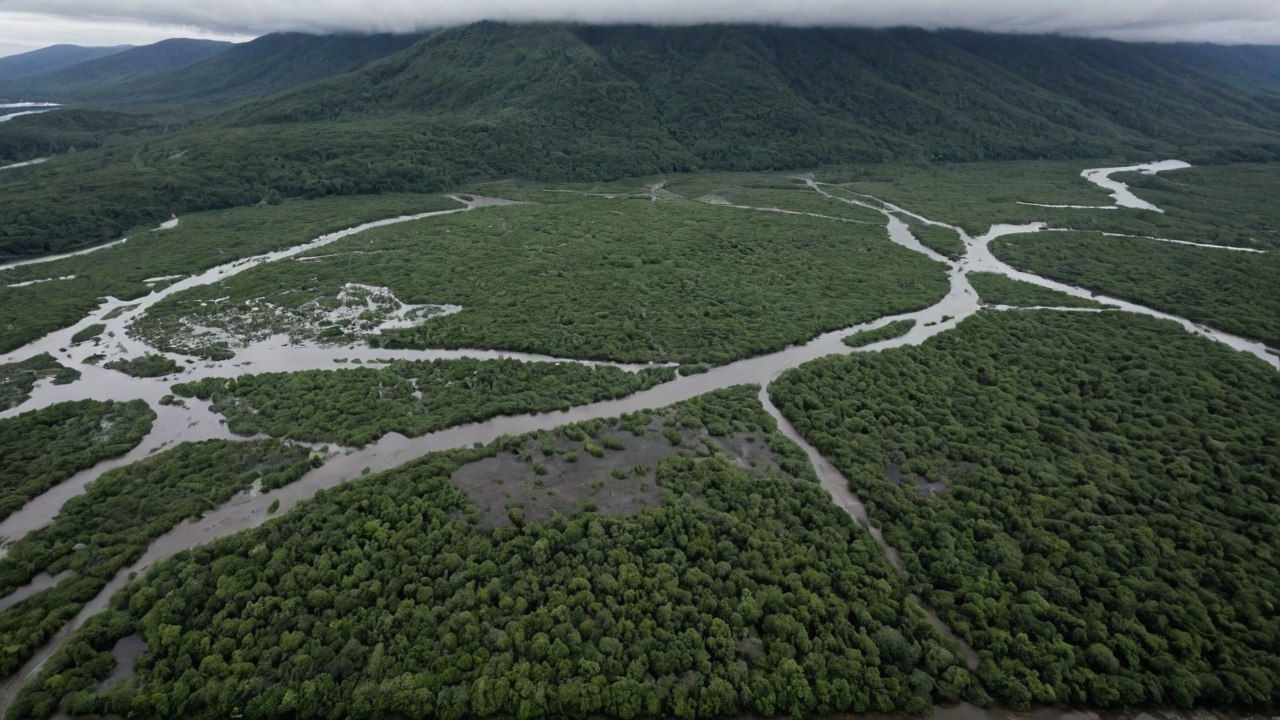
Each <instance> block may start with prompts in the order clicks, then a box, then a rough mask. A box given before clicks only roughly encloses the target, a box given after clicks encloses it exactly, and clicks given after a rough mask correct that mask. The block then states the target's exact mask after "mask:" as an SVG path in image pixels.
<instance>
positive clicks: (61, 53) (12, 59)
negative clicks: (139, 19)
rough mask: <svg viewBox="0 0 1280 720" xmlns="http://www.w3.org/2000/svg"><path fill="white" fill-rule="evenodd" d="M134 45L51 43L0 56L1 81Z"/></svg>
mask: <svg viewBox="0 0 1280 720" xmlns="http://www.w3.org/2000/svg"><path fill="white" fill-rule="evenodd" d="M132 47H133V46H132V45H115V46H111V47H82V46H80V45H50V46H49V47H46V48H40V49H39V50H32V51H31V52H25V53H19V54H17V55H10V56H8V57H3V58H0V81H9V80H13V79H15V78H21V77H30V76H32V75H40V74H42V73H50V72H56V71H58V70H61V69H62V68H65V67H71V66H72V65H75V64H76V63H82V62H87V61H89V60H95V59H97V58H103V57H107V56H110V55H115V54H116V53H120V52H124V51H125V50H128V49H130V48H132Z"/></svg>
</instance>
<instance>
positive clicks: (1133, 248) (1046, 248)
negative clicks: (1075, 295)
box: [991, 233, 1280, 347]
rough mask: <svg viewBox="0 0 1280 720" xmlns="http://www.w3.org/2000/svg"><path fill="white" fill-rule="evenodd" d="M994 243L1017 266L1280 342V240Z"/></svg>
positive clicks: (1019, 238) (1084, 237)
mask: <svg viewBox="0 0 1280 720" xmlns="http://www.w3.org/2000/svg"><path fill="white" fill-rule="evenodd" d="M991 250H992V252H994V253H995V254H996V256H997V257H999V258H1000V259H1001V260H1004V261H1005V262H1007V263H1009V264H1010V265H1014V266H1016V267H1018V268H1020V269H1023V270H1027V271H1030V272H1034V273H1037V274H1039V275H1043V276H1045V277H1048V278H1052V279H1054V280H1059V281H1061V282H1066V283H1070V284H1072V285H1077V286H1080V287H1085V288H1088V289H1090V290H1094V291H1097V292H1100V293H1105V294H1107V295H1112V296H1114V297H1120V298H1124V299H1126V300H1132V301H1133V302H1136V303H1141V304H1143V305H1147V306H1148V307H1152V308H1156V309H1158V310H1164V311H1166V312H1170V313H1173V314H1175V315H1179V316H1181V317H1184V318H1187V319H1188V320H1192V321H1194V322H1198V323H1203V324H1205V325H1209V326H1211V327H1215V328H1218V329H1220V330H1225V331H1227V332H1229V333H1234V334H1236V335H1242V336H1244V337H1248V338H1253V339H1254V340H1261V341H1262V342H1264V343H1267V344H1268V345H1270V346H1272V347H1280V246H1277V248H1276V249H1274V250H1271V251H1268V252H1267V253H1266V254H1257V253H1243V252H1234V251H1230V250H1213V249H1209V248H1197V247H1190V246H1187V245H1174V244H1171V243H1162V242H1155V241H1153V240H1143V239H1140V238H1115V237H1105V236H1100V235H1097V234H1092V233H1053V234H1052V235H1048V236H1041V235H1040V234H1037V235H1011V236H1008V237H1005V238H1001V239H1000V240H997V241H995V242H994V243H992V245H991Z"/></svg>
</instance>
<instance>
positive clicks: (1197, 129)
mask: <svg viewBox="0 0 1280 720" xmlns="http://www.w3.org/2000/svg"><path fill="white" fill-rule="evenodd" d="M409 43H412V44H411V45H410V44H409ZM139 50H141V49H139ZM131 52H136V51H131ZM110 60H111V58H106V59H104V60H101V61H98V62H101V63H106V62H108V61H110ZM117 62H118V60H117ZM1236 67H1237V66H1236V65H1235V64H1233V63H1232V61H1230V60H1229V59H1225V60H1217V61H1215V60H1214V56H1213V55H1211V54H1208V53H1203V52H1200V53H1194V52H1192V51H1188V50H1185V49H1184V50H1179V49H1177V48H1168V47H1162V46H1151V45H1129V44H1124V43H1116V42H1111V41H1105V40H1084V39H1076V38H1062V37H1030V38H1027V37H1016V36H996V35H984V34H977V33H962V32H938V33H931V32H925V31H919V30H909V29H894V30H858V29H812V28H811V29H799V28H777V27H763V26H701V27H687V28H674V27H668V28H644V27H627V26H611V27H592V26H575V25H560V24H554V23H547V24H533V25H508V24H502V23H489V22H486V23H479V24H475V25H470V26H466V27H458V28H452V29H448V30H443V31H440V32H435V33H432V34H429V35H427V36H425V37H421V38H415V37H404V36H402V37H392V36H374V37H373V38H363V39H352V38H341V37H328V38H306V37H305V36H295V35H276V36H267V37H265V38H260V39H259V40H257V41H254V42H252V43H246V44H244V45H241V46H236V47H234V48H231V49H229V50H227V51H225V52H222V53H220V54H218V55H216V56H215V57H213V58H210V59H209V60H206V61H204V62H201V63H197V64H196V65H193V66H191V67H187V68H184V69H181V70H176V71H172V72H168V73H157V74H155V75H151V76H148V77H145V78H140V79H138V80H136V81H130V82H128V83H120V84H114V85H107V86H104V87H101V88H98V91H100V92H101V93H102V96H101V97H97V98H88V97H86V98H85V100H83V102H86V103H88V105H86V107H89V108H92V109H98V110H100V109H110V110H118V109H120V107H121V105H120V102H121V101H120V100H119V98H128V99H129V100H128V101H129V102H131V103H133V104H134V105H133V106H132V108H131V109H139V108H140V109H142V110H146V111H149V112H155V113H158V115H157V116H155V120H156V121H157V122H152V121H149V120H142V121H140V125H141V127H139V128H138V129H137V130H136V131H135V132H130V133H129V134H128V135H127V137H125V138H123V139H121V140H120V141H118V142H117V141H116V140H115V139H109V138H108V137H106V136H104V137H103V138H102V139H101V141H100V142H99V143H98V144H99V145H101V147H96V148H95V147H92V143H88V142H83V141H81V142H77V143H76V144H77V146H79V147H84V148H86V149H85V150H84V151H81V152H78V153H75V154H68V155H64V156H60V157H57V158H55V159H54V160H53V161H51V162H49V163H47V164H46V165H44V166H41V167H40V168H37V169H29V170H27V171H25V172H21V173H16V172H15V173H14V174H8V175H6V176H5V177H4V178H0V217H4V218H6V219H8V218H17V219H19V220H20V221H21V222H17V223H15V222H6V223H3V224H2V225H0V252H6V253H13V254H23V255H26V254H39V253H46V252H52V251H56V250H59V249H63V248H66V247H70V246H76V245H80V244H83V243H86V242H100V241H103V240H107V239H110V238H112V237H115V236H118V234H119V233H121V232H123V231H124V230H125V229H127V228H128V227H130V226H132V225H135V224H139V223H142V222H147V221H160V220H163V219H164V218H166V217H168V216H169V215H170V214H171V213H180V214H181V213H187V212H193V211H199V210H207V209H216V208H225V207H231V206H237V205H247V204H253V203H256V202H259V201H260V200H262V199H264V198H271V197H317V196H320V195H334V194H357V193H376V192H393V191H395V192H404V191H415V192H439V191H441V190H446V189H454V188H456V187H458V186H460V185H461V184H463V183H466V182H472V181H480V180H485V179H493V178H502V177H523V178H529V179H539V180H554V181H570V180H607V179H616V178H621V177H628V176H646V175H653V174H658V173H672V172H681V171H689V170H697V169H739V170H770V169H782V168H807V167H808V168H811V167H819V166H833V165H849V164H852V163H880V162H886V161H896V162H922V161H923V162H939V161H941V162H955V161H963V162H971V161H982V160H1012V159H1036V160H1045V159H1068V158H1081V157H1112V158H1131V159H1137V158H1150V157H1152V156H1159V155H1167V156H1173V155H1176V156H1180V157H1183V158H1184V159H1187V160H1189V161H1193V162H1197V163H1204V162H1227V161H1247V160H1270V159H1274V158H1276V157H1277V153H1278V152H1280V121H1277V120H1276V117H1277V113H1276V111H1277V108H1278V107H1280V100H1278V99H1277V98H1278V97H1280V95H1278V93H1277V90H1276V89H1275V88H1274V87H1269V86H1267V85H1266V84H1265V79H1264V76H1263V75H1260V74H1257V73H1254V74H1252V76H1251V77H1248V78H1233V79H1232V80H1231V81H1227V80H1224V79H1222V77H1223V76H1222V73H1223V72H1226V71H1230V70H1233V69H1234V68H1236ZM1224 68H1225V69H1226V70H1224ZM351 71H354V72H351ZM311 81H314V82H311ZM281 91H284V92H283V93H282V94H279V95H273V94H272V93H277V92H281ZM201 95H203V96H205V98H204V100H203V101H202V100H201V99H200V96H201ZM113 100H114V102H113ZM214 110H217V112H214V113H213V114H206V113H209V112H211V111H214ZM57 114H58V113H51V114H50V115H52V116H56V115H57ZM170 117H176V120H174V121H173V122H170V120H169V118H170ZM39 122H40V121H37V120H32V121H29V122H27V123H24V125H25V126H32V125H38V124H39ZM7 132H8V130H7V129H0V148H4V151H5V153H6V154H7V159H28V158H30V157H34V156H35V155H36V154H37V153H40V152H44V151H45V149H46V148H48V147H49V142H47V141H43V140H40V139H39V138H38V137H32V143H31V144H30V145H28V146H24V145H23V144H22V142H20V141H15V140H13V139H6V137H5V136H6V133H7ZM107 132H109V133H114V131H107ZM24 137H31V135H30V133H29V132H28V133H27V134H25V135H24ZM316 148H324V150H323V151H320V152H316V150H315V149H316ZM32 178H36V179H37V180H36V181H35V182H31V181H30V179H32Z"/></svg>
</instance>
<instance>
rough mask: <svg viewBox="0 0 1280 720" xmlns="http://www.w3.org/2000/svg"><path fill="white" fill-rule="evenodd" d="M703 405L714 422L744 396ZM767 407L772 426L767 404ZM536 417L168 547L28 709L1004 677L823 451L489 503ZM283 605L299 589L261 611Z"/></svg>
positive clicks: (722, 462) (731, 692) (777, 694)
mask: <svg viewBox="0 0 1280 720" xmlns="http://www.w3.org/2000/svg"><path fill="white" fill-rule="evenodd" d="M755 394H756V388H735V389H731V390H726V391H722V392H720V393H717V394H716V398H717V399H716V400H714V401H713V402H711V403H710V405H711V406H712V407H716V408H728V407H744V406H749V404H750V403H754V401H755ZM686 407H688V408H689V411H688V412H687V414H686V412H685V411H684V410H680V409H679V408H677V410H676V411H677V412H679V413H681V422H682V423H686V422H687V423H688V424H690V425H692V424H694V423H696V422H697V420H696V419H695V418H698V417H704V418H706V420H707V421H708V422H712V421H716V419H717V418H718V417H719V412H721V411H720V410H715V411H714V412H712V411H711V408H708V407H707V406H705V405H704V407H703V408H702V409H698V408H697V407H696V406H686ZM659 412H663V411H659ZM734 419H736V418H734ZM744 420H745V424H746V425H752V426H754V425H757V424H759V423H766V422H767V423H768V426H767V427H768V429H769V430H772V428H773V425H772V421H771V420H769V419H768V417H767V416H764V415H763V413H762V412H761V411H760V409H759V407H758V404H757V405H756V407H755V409H753V410H752V411H750V412H749V413H748V414H747V416H746V418H745V419H744ZM729 421H730V418H724V422H729ZM631 422H632V423H638V422H639V420H637V419H635V418H632V419H631ZM530 440H531V438H526V439H514V440H512V441H510V442H508V443H504V444H500V445H494V446H491V447H489V448H484V449H478V450H466V451H454V452H450V453H441V454H435V455H431V456H428V457H426V458H423V459H422V460H419V461H417V462H415V463H412V464H410V465H407V466H405V467H403V468H399V469H396V470H393V471H390V472H387V473H382V474H380V475H376V476H371V477H369V478H367V479H361V480H355V481H352V482H350V483H347V484H345V485H343V486H342V487H340V488H336V489H333V490H330V491H325V492H322V493H320V494H319V495H317V497H316V498H315V499H314V500H313V501H311V502H309V503H306V504H305V505H303V506H302V507H301V508H299V509H298V510H295V511H293V512H290V513H288V514H287V515H285V516H283V517H281V518H280V519H279V520H275V521H272V522H269V523H267V524H266V525H264V526H263V527H261V528H258V529H254V530H251V531H247V532H244V533H240V534H238V535H235V536H233V537H231V538H227V539H225V540H221V541H219V542H216V543H213V544H212V545H208V546H203V547H199V548H197V549H195V550H193V551H191V552H189V553H184V554H182V555H179V556H177V557H176V558H174V559H172V560H170V561H166V562H164V563H160V564H158V565H157V566H156V567H154V568H153V569H152V570H151V571H150V572H149V573H148V575H147V577H146V578H144V579H139V580H138V581H136V582H134V583H133V584H132V585H130V586H129V587H128V588H127V589H126V590H125V591H123V592H121V593H119V594H117V595H116V596H115V597H114V598H113V600H112V605H111V610H110V611H109V612H108V613H106V614H104V615H101V616H99V617H98V618H96V619H94V620H92V621H91V622H90V623H89V624H88V625H87V626H86V627H85V628H84V629H83V630H81V631H80V632H77V633H76V634H75V635H74V636H73V637H72V638H71V639H69V641H68V642H67V643H66V644H65V645H64V647H63V648H62V649H61V650H60V651H59V653H58V654H57V655H56V656H55V657H54V658H52V659H51V660H50V662H49V663H48V664H47V665H46V666H45V668H44V669H43V670H42V673H41V676H40V677H39V678H38V679H36V680H35V681H34V682H33V683H32V684H30V685H29V686H28V687H27V688H26V689H25V690H24V691H23V694H22V697H21V698H19V699H18V700H17V702H16V704H15V705H14V706H13V710H12V711H11V712H13V713H14V714H15V716H22V717H25V716H36V717H43V716H46V715H48V714H49V712H50V711H52V710H53V709H54V707H55V706H56V705H57V703H58V702H59V700H60V698H62V697H64V695H65V697H66V707H67V708H68V709H70V708H75V709H76V711H77V712H90V713H93V714H105V715H110V716H122V715H124V714H125V713H129V712H132V713H137V714H140V715H145V716H148V717H163V716H168V715H173V714H181V715H183V716H184V717H193V718H202V717H225V716H227V715H228V714H233V713H234V712H236V711H237V708H238V709H239V711H241V712H243V713H245V714H246V715H253V716H258V715H271V714H275V713H278V712H282V711H285V710H286V709H287V708H292V710H289V711H290V712H297V713H299V714H302V715H311V714H315V713H317V712H322V713H337V714H342V715H350V716H370V717H372V716H379V715H381V716H390V715H414V716H422V715H432V716H441V717H462V716H516V715H522V716H524V717H534V718H536V717H588V716H592V715H609V716H615V717H686V718H695V717H706V718H713V717H722V716H734V715H741V714H744V713H758V714H761V715H769V716H772V715H775V714H779V713H790V714H793V715H796V716H801V715H805V714H810V713H815V714H827V713H831V712H836V711H858V712H862V711H871V710H877V711H890V710H894V709H905V710H910V711H912V712H925V711H927V709H928V708H929V707H930V706H931V705H932V703H934V702H935V701H940V700H949V699H959V698H969V699H971V700H975V701H979V702H981V701H982V700H983V696H982V692H981V690H980V689H979V688H977V686H976V683H975V680H974V678H973V676H972V675H971V674H970V673H969V672H968V671H967V670H966V669H965V668H964V666H963V663H962V660H961V657H960V654H959V652H958V651H957V650H956V649H955V648H954V647H950V646H949V645H948V644H947V643H945V642H944V641H942V640H941V639H940V638H939V637H938V636H937V635H935V634H934V632H933V631H932V629H931V628H930V627H929V626H928V624H927V623H926V621H925V619H924V617H923V615H922V614H921V613H920V612H919V611H918V609H917V608H916V607H915V606H914V605H913V604H911V602H910V601H909V600H908V599H907V592H906V589H905V588H904V587H903V586H902V584H901V582H900V581H899V580H898V578H897V576H896V575H895V573H894V571H893V570H892V569H891V568H890V566H889V564H888V563H887V561H886V560H885V559H884V556H883V555H882V554H881V552H880V550H879V548H878V547H877V546H876V544H875V543H874V541H872V540H871V538H870V537H869V536H868V535H867V534H866V533H865V532H864V531H863V530H862V529H861V528H859V527H858V525H857V524H856V523H855V522H854V521H853V520H852V519H851V518H850V517H849V516H848V515H847V514H845V513H844V512H843V511H842V510H840V509H839V508H837V507H836V506H835V505H834V504H832V502H831V501H830V499H829V497H828V496H827V495H826V493H825V492H824V491H823V490H822V488H821V487H820V486H819V485H818V484H817V483H816V482H814V481H813V480H812V475H810V474H806V475H805V476H804V477H803V478H801V479H797V478H795V477H791V476H789V475H784V474H780V473H777V472H767V473H764V474H762V475H756V476H753V475H751V474H749V473H748V472H746V471H745V470H743V469H740V468H738V467H736V466H735V465H734V463H733V462H731V461H730V460H729V459H728V458H727V457H726V456H724V455H722V454H719V453H715V454H711V455H708V456H705V457H697V456H695V455H692V454H691V455H687V456H686V455H672V456H670V457H668V458H667V459H665V460H663V461H662V462H661V463H660V465H658V466H657V467H656V468H654V469H651V470H648V472H650V473H656V481H657V483H658V485H660V486H661V487H662V488H663V489H664V490H665V493H664V495H663V498H662V500H661V502H660V503H659V504H657V505H655V506H652V507H648V508H646V509H644V510H642V511H641V512H639V513H638V514H636V515H634V516H632V517H628V518H618V517H610V516H606V515H602V514H599V513H595V512H590V511H585V512H579V513H575V514H573V515H571V516H566V515H553V516H552V517H551V518H550V519H549V520H547V521H546V522H528V523H525V524H523V525H508V526H502V527H493V526H490V525H487V524H485V523H482V522H481V521H480V517H479V515H478V513H477V511H476V509H475V508H474V507H473V506H471V505H470V504H469V502H468V498H467V495H466V494H465V493H464V492H463V491H461V490H459V489H458V488H457V487H455V486H454V485H452V484H451V483H450V482H449V477H450V475H451V474H453V473H454V472H456V471H457V470H458V468H459V467H461V466H464V465H465V464H466V463H468V462H470V461H474V460H476V459H479V458H483V457H486V456H489V455H492V454H493V453H495V452H502V451H506V452H511V451H513V450H514V451H517V452H518V451H519V449H520V448H521V447H522V446H524V445H526V444H527V443H528V442H529V441H530ZM623 442H626V440H625V439H624V440H623ZM673 449H674V448H673ZM795 452H799V450H798V449H795ZM606 457H608V455H606ZM618 457H619V459H620V460H621V461H622V462H625V458H623V456H622V454H619V455H618ZM627 470H628V471H633V470H634V469H633V468H627ZM599 479H600V480H601V481H603V482H606V483H607V482H609V481H610V477H609V476H608V475H604V476H601V477H600V478H599ZM263 608H279V610H278V611H273V612H271V613H269V614H268V615H263V616H259V617H262V618H265V620H258V621H255V620H253V619H252V618H254V617H255V613H260V612H261V611H262V609H263ZM246 623H249V624H252V626H253V631H252V633H250V634H246V633H244V632H243V631H244V629H245V628H246V627H247V625H246ZM131 633H139V634H140V635H141V636H142V637H143V638H144V639H145V641H146V643H147V646H148V652H146V653H144V654H143V655H142V656H140V657H139V659H138V661H137V663H136V665H135V669H136V670H137V673H138V674H137V676H136V677H135V678H133V679H132V680H128V681H125V682H124V683H122V684H120V685H118V686H116V687H114V688H112V689H111V690H110V691H108V692H107V693H105V694H104V695H94V694H93V692H92V688H93V686H94V685H95V681H97V680H100V679H102V678H104V677H106V675H107V673H109V672H110V668H111V665H112V662H111V660H110V649H111V647H112V646H113V644H114V642H115V640H116V638H119V637H123V636H125V635H128V634H131ZM231 652H234V653H236V655H235V658H236V659H235V661H234V662H232V661H231V660H230V659H229V657H230V656H229V655H227V653H231ZM179 667H183V668H188V669H189V670H187V671H181V672H175V670H176V669H177V668H179ZM197 668H199V670H198V671H197V670H196V669H197ZM320 692H322V693H323V700H322V699H321V697H322V696H321V695H319V694H317V693H320ZM68 693H69V694H68ZM179 695H182V696H183V698H184V702H183V703H182V709H181V710H180V711H179V710H178V709H177V705H175V704H174V703H173V701H174V700H176V698H177V697H178V696H179ZM312 703H320V704H312Z"/></svg>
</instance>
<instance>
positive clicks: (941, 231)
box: [899, 214, 965, 260]
mask: <svg viewBox="0 0 1280 720" xmlns="http://www.w3.org/2000/svg"><path fill="white" fill-rule="evenodd" d="M899 217H901V218H902V220H903V222H905V223H906V224H907V227H908V228H910V229H911V234H912V235H914V236H915V237H916V239H917V240H919V241H920V244H921V245H924V246H925V247H927V248H929V249H930V250H932V251H934V252H936V253H938V254H939V255H941V256H943V257H946V258H950V259H952V260H959V259H960V258H962V257H964V253H965V247H964V240H963V239H961V237H960V233H958V232H956V231H955V230H953V229H951V228H949V227H943V226H941V225H931V224H929V223H927V222H923V221H921V220H917V219H916V218H913V217H911V216H910V215H904V214H900V215H899Z"/></svg>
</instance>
